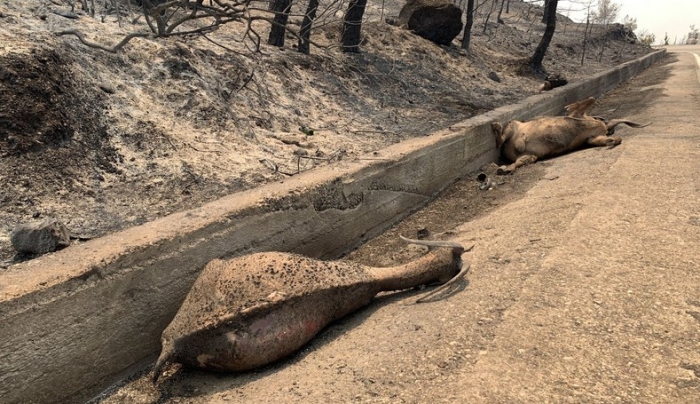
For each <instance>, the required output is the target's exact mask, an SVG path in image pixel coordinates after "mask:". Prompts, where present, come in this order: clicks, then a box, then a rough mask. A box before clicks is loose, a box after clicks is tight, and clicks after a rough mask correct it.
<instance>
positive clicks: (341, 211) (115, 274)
mask: <svg viewBox="0 0 700 404" xmlns="http://www.w3.org/2000/svg"><path fill="white" fill-rule="evenodd" d="M664 55H665V50H661V51H657V52H654V53H651V54H648V55H646V56H644V57H642V58H640V59H637V60H634V61H631V62H627V63H624V64H622V65H620V66H618V67H616V68H613V69H611V70H609V71H606V72H603V73H601V74H598V75H596V76H594V77H592V78H591V79H590V80H586V81H584V82H580V83H575V84H571V85H568V86H565V87H561V88H558V89H555V90H554V91H551V92H549V93H545V94H541V95H536V96H532V97H529V98H527V99H525V100H524V101H522V102H520V103H518V104H515V105H509V106H505V107H502V108H498V109H496V110H493V111H490V112H488V113H486V114H483V115H480V116H477V117H474V118H472V119H468V120H466V121H463V122H461V123H459V124H456V125H453V126H451V127H449V128H447V129H444V130H441V131H438V132H436V133H434V134H432V135H430V136H427V137H423V138H415V139H410V140H408V141H405V142H402V143H399V144H396V145H393V146H390V147H388V148H386V149H383V150H381V151H380V152H378V153H375V154H373V155H371V156H367V158H365V159H355V160H351V161H348V160H346V161H341V162H339V163H337V164H334V165H333V166H329V167H324V168H321V169H317V170H314V171H313V172H306V173H302V174H300V175H298V176H294V177H291V178H290V179H288V180H286V181H284V183H274V184H269V185H266V186H263V187H260V188H257V189H252V190H249V191H246V192H242V193H239V194H234V195H230V196H227V197H224V198H221V199H219V200H217V201H214V202H211V203H209V204H206V205H204V206H202V207H200V208H197V209H192V210H189V211H185V212H180V213H175V214H172V215H169V216H167V217H164V218H162V219H159V220H156V221H154V222H150V223H147V224H144V225H141V226H138V227H134V228H130V229H127V230H124V231H121V232H119V233H115V234H111V235H108V236H105V237H101V238H99V239H95V240H90V241H88V242H86V243H83V244H80V245H76V246H71V247H70V248H67V249H65V250H62V251H59V252H56V253H53V254H49V255H46V256H43V257H40V258H37V259H35V260H32V261H28V262H26V263H22V264H19V265H16V266H13V267H10V268H9V269H8V270H7V271H4V272H2V273H0V324H2V327H0V401H2V402H3V403H29V402H41V403H49V402H66V401H72V402H75V401H80V400H81V399H86V398H89V397H90V396H92V395H94V394H95V393H96V392H99V391H100V389H102V388H105V387H107V386H108V385H110V384H111V383H114V382H115V381H117V380H119V379H120V378H122V377H124V376H125V375H126V374H129V373H130V372H132V371H133V370H135V369H139V368H143V367H145V366H146V364H147V363H149V362H150V361H151V360H153V357H154V355H155V354H156V353H157V352H158V351H159V349H160V342H159V339H160V333H161V331H162V330H163V329H164V328H165V327H166V325H167V324H168V323H169V321H170V320H171V319H172V317H173V316H174V314H175V312H176V311H177V309H178V308H179V305H180V303H181V301H182V299H183V298H184V296H185V294H186V293H187V291H188V290H189V287H190V286H191V284H192V283H193V282H194V279H195V278H196V276H197V274H198V271H199V270H200V269H201V268H202V267H203V266H204V265H205V264H206V263H207V262H208V261H210V260H211V259H213V258H218V257H228V256H235V255H239V254H244V253H249V252H253V251H267V250H279V251H293V252H298V253H302V254H305V255H308V256H312V257H319V258H336V257H339V256H340V255H342V254H343V253H345V252H347V251H348V250H350V249H352V248H353V247H355V246H356V245H358V244H360V243H361V242H362V241H364V240H367V239H369V238H371V237H373V236H375V235H377V234H379V233H380V232H382V231H383V230H385V229H386V228H388V227H389V226H391V225H392V224H393V223H395V222H397V221H398V220H400V219H402V218H403V217H405V216H406V215H408V214H410V213H411V212H413V211H415V210H416V209H418V208H420V207H421V206H423V205H424V204H425V203H426V202H428V201H429V200H430V199H431V198H432V197H433V196H434V195H435V194H436V193H437V192H438V191H440V190H442V189H444V188H445V187H447V186H449V185H450V184H451V183H452V182H453V181H455V180H456V179H458V178H460V177H462V176H464V175H465V174H468V173H470V172H473V171H475V170H476V169H478V167H480V166H481V165H483V164H485V163H488V162H491V161H494V160H495V159H496V157H497V154H496V150H495V142H494V138H493V134H492V132H491V129H490V123H491V122H494V121H499V122H503V121H508V120H510V119H529V118H532V117H534V116H538V115H552V114H558V113H560V112H561V111H562V110H563V106H564V105H565V104H567V103H570V102H573V101H577V100H580V99H583V98H586V97H589V96H599V95H601V94H604V93H606V92H608V91H610V90H612V89H613V88H614V87H615V86H617V84H619V83H620V82H623V81H625V80H628V79H629V78H631V77H632V76H634V75H636V74H637V73H639V72H640V71H642V70H644V69H646V68H647V67H649V66H650V65H651V64H652V63H654V62H655V61H657V60H659V59H661V58H662V57H663V56H664Z"/></svg>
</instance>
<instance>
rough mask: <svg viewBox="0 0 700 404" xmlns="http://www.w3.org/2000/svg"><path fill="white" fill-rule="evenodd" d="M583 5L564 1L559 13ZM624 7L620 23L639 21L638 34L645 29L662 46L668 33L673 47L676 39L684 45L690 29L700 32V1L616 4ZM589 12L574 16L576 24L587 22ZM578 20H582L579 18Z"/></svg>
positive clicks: (616, 0)
mask: <svg viewBox="0 0 700 404" xmlns="http://www.w3.org/2000/svg"><path fill="white" fill-rule="evenodd" d="M582 2H584V3H585V2H587V0H583V1H582V0H577V1H576V2H575V3H576V4H574V3H572V2H569V1H565V0H560V1H559V6H558V8H557V11H558V12H559V13H561V14H566V12H565V10H566V9H567V8H572V9H577V10H580V9H582V8H583V7H582V6H581V3H582ZM612 2H613V3H617V4H619V5H620V13H619V16H618V19H617V22H622V19H623V18H624V17H625V15H629V16H630V17H632V18H636V19H637V27H638V28H637V31H636V32H637V34H639V32H640V31H641V30H643V29H646V30H648V31H649V32H650V33H653V34H655V35H656V42H657V43H660V42H661V41H662V40H663V38H664V35H665V33H668V37H669V43H670V44H673V41H674V38H676V37H677V40H678V41H680V40H681V38H683V36H685V35H688V32H690V25H691V24H695V27H696V28H700V0H663V1H658V0H612ZM585 15H586V14H585V12H578V13H574V12H572V13H571V15H570V18H571V19H572V20H575V21H582V20H583V21H585ZM577 17H578V18H577Z"/></svg>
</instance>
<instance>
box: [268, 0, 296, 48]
mask: <svg viewBox="0 0 700 404" xmlns="http://www.w3.org/2000/svg"><path fill="white" fill-rule="evenodd" d="M291 8H292V0H274V1H273V2H272V4H271V5H270V10H271V11H272V12H274V13H275V18H274V19H273V20H272V21H273V23H272V28H271V29H270V36H269V37H268V39H267V43H268V44H270V45H273V46H280V47H282V46H284V32H285V31H286V30H287V19H288V18H289V10H290V9H291Z"/></svg>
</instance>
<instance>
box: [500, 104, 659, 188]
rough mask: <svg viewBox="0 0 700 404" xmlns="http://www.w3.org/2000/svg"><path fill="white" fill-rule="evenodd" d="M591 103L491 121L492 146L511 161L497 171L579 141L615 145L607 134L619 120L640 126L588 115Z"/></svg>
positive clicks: (571, 146)
mask: <svg viewBox="0 0 700 404" xmlns="http://www.w3.org/2000/svg"><path fill="white" fill-rule="evenodd" d="M594 103H595V98H593V97H590V98H587V99H585V100H582V101H578V102H575V103H572V104H569V105H567V106H566V110H567V111H568V113H569V115H568V116H545V117H539V118H535V119H532V120H530V121H527V122H521V121H516V120H513V121H510V122H508V123H507V124H506V125H505V127H503V126H502V125H501V124H500V123H493V124H492V129H493V131H494V135H495V136H496V147H497V148H499V150H500V153H501V157H503V158H504V159H506V160H507V161H509V162H511V163H512V164H510V165H508V166H502V167H500V168H499V170H498V173H499V174H510V173H512V172H513V171H515V170H516V169H517V168H518V167H521V166H523V165H526V164H532V163H534V162H536V161H537V160H538V159H543V158H548V157H553V156H557V155H560V154H564V153H567V152H570V151H573V150H576V149H579V148H581V147H582V146H583V145H586V144H587V145H590V146H596V147H601V146H608V147H611V148H612V147H615V146H617V145H619V144H620V143H622V139H621V138H620V137H619V136H609V135H612V134H613V133H614V131H615V127H616V126H617V125H619V124H622V123H624V124H626V125H629V126H631V127H633V128H643V127H645V126H647V125H650V124H651V123H648V124H645V125H641V124H638V123H635V122H632V121H628V120H612V121H610V122H605V120H604V119H603V118H600V117H592V116H590V115H588V113H587V112H588V110H589V109H590V108H591V107H592V106H593V104H594Z"/></svg>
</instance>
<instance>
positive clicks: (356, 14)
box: [340, 0, 367, 53]
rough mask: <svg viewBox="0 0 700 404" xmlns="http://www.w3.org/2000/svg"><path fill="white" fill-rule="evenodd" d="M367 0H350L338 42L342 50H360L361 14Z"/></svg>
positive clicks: (363, 11)
mask: <svg viewBox="0 0 700 404" xmlns="http://www.w3.org/2000/svg"><path fill="white" fill-rule="evenodd" d="M366 5H367V0H350V4H348V9H347V11H346V12H345V16H344V17H343V33H342V35H341V38H340V42H341V44H342V45H343V51H344V52H350V53H358V52H359V51H360V30H361V29H362V16H363V15H364V14H365V6H366Z"/></svg>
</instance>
